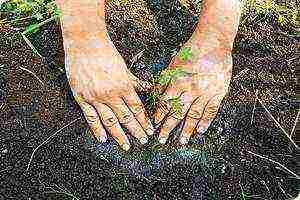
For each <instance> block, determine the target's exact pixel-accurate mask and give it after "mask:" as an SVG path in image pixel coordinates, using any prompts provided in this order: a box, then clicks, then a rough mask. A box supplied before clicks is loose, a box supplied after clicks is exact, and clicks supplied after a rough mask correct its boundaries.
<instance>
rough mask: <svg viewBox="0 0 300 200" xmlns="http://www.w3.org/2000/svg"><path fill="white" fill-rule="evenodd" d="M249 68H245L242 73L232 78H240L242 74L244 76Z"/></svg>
mask: <svg viewBox="0 0 300 200" xmlns="http://www.w3.org/2000/svg"><path fill="white" fill-rule="evenodd" d="M249 70H250V69H249V68H246V69H243V70H242V71H241V72H240V73H238V74H237V75H235V76H234V77H233V78H232V79H233V80H236V79H237V78H239V77H240V76H243V75H244V74H245V73H246V72H247V71H249Z"/></svg>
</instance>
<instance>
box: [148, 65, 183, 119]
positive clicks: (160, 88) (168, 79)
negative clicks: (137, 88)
mask: <svg viewBox="0 0 300 200" xmlns="http://www.w3.org/2000/svg"><path fill="white" fill-rule="evenodd" d="M186 75H188V72H186V71H185V70H184V69H182V67H180V66H177V67H176V68H172V69H167V70H165V71H163V72H162V73H161V74H160V75H159V76H156V77H154V80H153V85H154V90H153V91H152V92H151V93H150V95H149V96H148V97H147V98H146V106H147V108H148V109H149V110H150V113H151V114H153V113H154V111H155V108H156V107H157V105H158V104H159V103H160V104H167V105H169V106H170V108H171V112H174V113H175V114H176V115H178V116H180V115H181V114H182V103H181V100H180V97H179V96H173V97H170V98H169V99H163V98H162V97H163V94H164V92H165V91H166V89H167V88H168V86H169V84H173V83H174V82H175V81H176V80H178V79H179V78H182V77H184V76H186Z"/></svg>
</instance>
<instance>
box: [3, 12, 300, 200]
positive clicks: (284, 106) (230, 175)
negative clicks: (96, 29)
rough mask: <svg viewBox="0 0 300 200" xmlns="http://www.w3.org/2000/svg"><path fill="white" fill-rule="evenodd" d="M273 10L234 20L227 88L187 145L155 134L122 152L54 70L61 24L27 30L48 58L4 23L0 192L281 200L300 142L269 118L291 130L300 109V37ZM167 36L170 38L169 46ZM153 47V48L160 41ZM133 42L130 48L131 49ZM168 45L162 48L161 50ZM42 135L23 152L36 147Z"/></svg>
mask: <svg viewBox="0 0 300 200" xmlns="http://www.w3.org/2000/svg"><path fill="white" fill-rule="evenodd" d="M153 9H154V8H153ZM157 9H158V8H157ZM167 12H168V11H164V12H163V13H167ZM166 15H167V14H166ZM190 16H191V15H188V16H185V17H187V18H189V17H190ZM272 17H273V16H272V15H271V14H269V15H268V16H266V17H265V19H264V20H263V21H259V22H257V21H255V22H254V21H253V23H251V21H250V22H249V23H248V25H247V27H248V29H247V30H244V29H242V28H240V30H239V33H238V35H237V37H236V41H235V47H234V52H233V59H234V67H233V77H232V81H231V85H230V90H229V93H228V95H227V96H226V98H224V100H223V103H222V106H221V108H220V110H219V113H218V115H217V117H216V119H215V121H214V122H213V123H212V125H211V126H210V128H209V129H208V131H207V132H206V133H205V135H204V136H198V137H195V138H194V139H193V141H192V142H191V144H190V145H189V146H188V147H187V148H178V147H176V145H171V144H168V145H166V146H165V147H162V146H159V145H157V141H156V138H153V140H152V141H153V142H151V143H150V144H149V145H147V146H145V147H138V146H136V147H135V148H134V149H132V150H131V151H130V152H129V153H127V154H125V153H124V152H122V151H120V150H119V148H118V147H117V146H116V145H115V143H114V142H113V141H109V142H108V143H107V144H105V145H99V144H96V143H95V142H94V141H93V140H92V139H91V138H90V137H89V134H88V126H87V124H86V122H85V120H84V118H83V115H82V113H81V112H80V109H79V107H78V105H77V104H76V103H75V101H74V99H73V97H72V95H71V93H70V88H69V86H68V84H67V81H66V76H65V72H64V71H63V70H61V69H63V64H64V63H63V61H64V59H63V48H62V38H61V33H60V30H59V26H58V25H57V24H55V22H51V23H48V24H46V25H44V26H43V27H42V28H41V29H40V30H39V31H38V32H37V33H35V34H33V35H32V36H31V38H30V39H31V41H33V45H34V46H35V47H36V48H37V50H38V51H39V53H40V54H41V55H42V56H43V57H44V58H45V59H41V58H39V57H38V56H36V55H35V54H33V53H32V50H31V49H30V47H29V46H28V45H27V44H26V42H25V41H24V39H23V38H22V36H21V35H20V34H18V31H17V30H13V29H12V28H1V32H0V67H1V70H0V109H1V112H0V199H72V198H73V197H72V195H74V196H75V197H76V198H78V199H220V200H223V199H224V200H225V199H242V200H245V199H272V200H273V199H274V200H283V199H291V198H292V197H295V196H297V193H298V191H299V179H298V180H297V179H296V178H295V174H292V173H290V172H288V171H287V170H286V169H283V168H282V166H280V165H279V164H278V163H280V164H282V165H284V166H285V167H286V168H288V169H289V170H290V171H291V172H294V173H296V174H299V173H300V171H299V163H297V160H299V151H297V150H296V149H295V147H294V146H293V145H292V144H291V143H290V142H289V140H288V139H287V137H286V136H285V135H284V133H283V131H282V130H281V129H280V128H279V127H278V125H276V123H275V122H274V119H275V120H277V121H278V122H279V124H280V125H281V126H282V128H283V129H285V130H286V131H287V133H289V134H290V132H291V131H292V129H293V127H294V124H295V120H296V116H297V114H298V109H299V101H297V100H296V83H297V82H296V75H295V69H296V66H297V64H299V63H297V62H299V59H298V58H297V53H296V52H297V51H299V44H300V43H299V42H300V40H299V37H298V38H297V37H295V36H293V35H289V34H288V33H285V32H282V31H281V30H280V29H278V27H277V25H276V23H274V20H273V18H272ZM188 22H190V21H189V20H187V22H186V23H188ZM183 24H184V23H183ZM185 25H186V24H185ZM182 26H183V25H182ZM190 27H192V26H190ZM191 29H192V28H191ZM185 30H186V29H185ZM112 31H113V30H112ZM120 34H121V33H120ZM188 34H190V32H188V31H186V33H185V34H183V35H182V36H181V40H184V37H187V35H188ZM126 37H129V36H126ZM160 37H163V36H160ZM143 39H144V40H143ZM141 40H143V41H145V43H146V42H147V41H146V39H145V38H143V37H141ZM115 42H118V40H115ZM165 43H166V42H165ZM172 44H173V46H172V48H171V47H170V48H171V49H173V48H176V45H175V43H172ZM176 44H177V43H176ZM120 45H121V46H120V48H125V47H126V45H125V44H123V43H121V44H120ZM122 45H123V47H122ZM161 45H163V44H161ZM153 46H155V45H153ZM151 48H152V47H151ZM153 48H154V47H153ZM160 48H161V49H158V50H157V51H156V52H159V51H162V49H164V47H160ZM139 50H140V49H137V48H136V47H132V49H130V48H128V49H127V51H128V52H129V53H128V55H134V54H136V52H138V51H139ZM147 50H149V49H147ZM120 51H121V50H120ZM168 55H169V54H165V55H163V56H162V57H164V59H165V60H167V59H168ZM125 56H126V55H125ZM144 57H145V55H144V56H143V58H144ZM126 59H128V60H130V59H131V58H129V57H126V58H125V60H126ZM157 59H158V60H159V56H158V57H151V59H150V61H151V62H152V63H155V60H157ZM143 62H144V61H143V60H142V61H137V62H136V63H143ZM61 66H62V67H61ZM136 66H139V64H135V67H134V70H136V69H137V67H136ZM149 66H150V68H151V67H152V66H153V65H150V64H149ZM150 68H149V67H146V68H141V69H139V70H146V71H147V69H150ZM24 69H27V70H30V71H31V72H33V73H34V74H35V75H36V76H37V77H39V79H40V81H39V80H38V79H37V78H36V77H35V76H34V75H33V74H32V73H30V72H29V71H26V70H24ZM151 69H153V68H151ZM255 94H257V96H258V98H259V99H256V96H255ZM267 110H268V111H269V112H270V114H271V115H272V116H273V117H274V119H272V118H271V117H270V115H269V114H268V112H267ZM74 120H75V121H74ZM61 128H63V129H61ZM179 128H180V127H179ZM179 128H178V129H177V130H179ZM58 130H61V131H60V132H57V131H58ZM53 134H55V135H54V136H53V137H51V138H50V139H49V140H47V138H49V137H50V136H51V135H53ZM175 135H176V134H175ZM295 135H296V134H295V133H294V134H293V137H292V138H293V139H294V140H295V139H296V137H295ZM46 140H47V142H46V143H44V144H43V145H42V146H40V147H39V148H38V149H37V150H36V151H35V154H34V156H33V158H32V160H31V162H30V158H31V155H32V153H33V151H34V149H36V148H37V147H38V146H39V145H40V144H42V143H43V142H44V141H46ZM255 154H256V155H255ZM258 155H260V156H263V157H259V156H258ZM265 158H269V160H267V159H265ZM270 159H271V160H272V161H276V162H278V163H274V162H272V161H270ZM29 162H30V163H29ZM28 164H30V165H28ZM297 164H298V168H297ZM28 166H29V168H28V170H27V167H28ZM49 192H50V193H49Z"/></svg>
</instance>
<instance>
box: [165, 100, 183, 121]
mask: <svg viewBox="0 0 300 200" xmlns="http://www.w3.org/2000/svg"><path fill="white" fill-rule="evenodd" d="M168 101H169V104H170V106H171V112H173V113H175V115H176V116H177V117H180V116H181V115H182V102H181V99H180V97H176V96H174V97H171V98H170V99H169V100H168Z"/></svg>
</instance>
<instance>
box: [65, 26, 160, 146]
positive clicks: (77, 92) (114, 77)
mask: <svg viewBox="0 0 300 200" xmlns="http://www.w3.org/2000/svg"><path fill="white" fill-rule="evenodd" d="M74 34H75V35H74ZM76 34H77V36H76ZM80 34H81V33H80V32H79V31H78V32H73V34H72V35H73V36H74V37H72V36H71V35H69V37H64V40H66V41H64V43H65V46H66V48H65V52H66V59H67V61H66V68H67V75H68V80H69V83H70V86H71V89H72V91H73V94H74V96H75V99H76V100H77V102H78V104H79V105H80V107H81V109H82V111H83V113H84V116H85V118H86V120H87V122H88V124H89V126H90V129H91V131H92V133H93V135H94V136H95V138H96V139H97V140H98V141H100V142H105V141H106V139H107V135H106V131H105V129H106V130H107V131H108V132H109V133H110V134H111V136H112V137H113V138H114V139H115V140H116V141H117V142H118V144H119V145H120V146H121V148H122V149H124V150H126V151H127V150H129V148H130V143H129V140H128V138H127V136H126V134H125V132H124V131H123V130H122V128H121V124H122V125H123V126H124V127H125V128H127V129H128V130H129V132H130V133H131V134H132V135H133V136H134V137H135V138H136V139H138V140H139V142H140V143H141V144H145V143H147V141H148V136H147V135H152V134H153V133H154V129H153V127H152V125H151V122H150V120H149V119H148V118H147V117H146V114H145V109H144V107H143V104H142V102H141V100H140V99H139V97H138V95H137V93H136V91H135V88H134V86H136V85H137V84H139V82H138V81H137V78H134V77H133V75H132V74H130V72H129V71H128V70H127V67H126V65H125V63H124V61H123V59H122V57H121V56H120V55H119V54H118V52H117V50H116V49H115V48H114V46H113V44H112V43H111V42H110V41H109V38H108V36H107V34H105V33H104V32H103V31H98V32H92V33H87V34H86V33H85V34H81V35H80ZM75 36H76V37H75ZM66 38H67V39H66ZM72 38H75V40H72ZM139 85H140V86H141V84H139ZM142 87H144V88H145V87H146V88H147V87H149V86H147V85H146V84H145V83H143V84H142Z"/></svg>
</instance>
